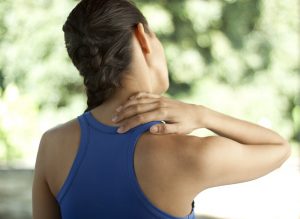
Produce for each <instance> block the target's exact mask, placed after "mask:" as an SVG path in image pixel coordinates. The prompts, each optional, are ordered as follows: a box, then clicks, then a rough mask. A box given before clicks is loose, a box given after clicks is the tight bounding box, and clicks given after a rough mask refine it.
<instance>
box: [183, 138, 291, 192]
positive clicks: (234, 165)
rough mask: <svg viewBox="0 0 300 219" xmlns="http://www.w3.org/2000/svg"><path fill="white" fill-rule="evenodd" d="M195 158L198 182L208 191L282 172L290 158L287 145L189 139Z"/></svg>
mask: <svg viewBox="0 0 300 219" xmlns="http://www.w3.org/2000/svg"><path fill="white" fill-rule="evenodd" d="M187 139H188V140H187V146H188V147H190V148H192V150H193V151H194V154H192V155H191V157H192V159H193V160H194V163H195V165H194V167H193V173H194V178H195V180H196V181H202V184H203V185H204V186H205V187H207V188H209V187H214V186H220V185H226V184H233V183H240V182H245V181H250V180H253V179H256V178H259V177H261V176H264V175H266V174H267V173H269V172H271V171H273V170H275V169H277V168H279V167H280V166H281V165H282V163H283V162H284V161H285V160H286V159H287V158H288V156H289V154H290V151H289V148H290V147H289V145H288V143H284V144H281V145H280V144H273V145H271V144H270V145H246V144H241V143H239V142H236V141H234V140H231V139H229V138H226V137H222V136H208V137H204V138H201V139H198V137H195V136H193V137H192V136H189V137H187Z"/></svg>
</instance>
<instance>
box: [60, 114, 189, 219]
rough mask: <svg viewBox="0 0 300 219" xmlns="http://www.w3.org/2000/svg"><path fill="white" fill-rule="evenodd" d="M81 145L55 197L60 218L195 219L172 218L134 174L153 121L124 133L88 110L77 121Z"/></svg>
mask: <svg viewBox="0 0 300 219" xmlns="http://www.w3.org/2000/svg"><path fill="white" fill-rule="evenodd" d="M77 119H78V121H79V124H80V132H81V134H80V144H79V147H78V150H77V153H76V156H75V159H74V161H73V164H72V166H71V169H70V171H69V173H68V176H67V178H66V180H65V182H64V184H63V185H62V187H61V189H60V191H59V192H58V194H57V197H56V200H57V201H58V203H59V206H60V210H61V216H62V219H110V218H112V219H118V218H122V219H127V218H128V219H195V215H194V201H193V203H192V211H191V213H190V214H189V215H187V216H186V217H174V216H172V215H170V214H168V213H167V212H165V211H163V210H161V209H159V208H158V207H156V206H155V205H154V204H152V203H151V202H150V200H149V199H148V198H147V197H146V196H145V194H144V193H143V191H142V190H141V188H140V186H139V184H138V181H137V178H136V175H135V171H134V162H133V161H134V160H133V155H134V149H135V144H136V142H137V139H138V138H139V136H140V135H141V134H142V133H143V132H145V131H147V130H148V129H149V128H150V127H151V126H152V125H154V124H156V123H160V122H161V121H151V122H148V123H144V124H141V125H138V126H136V127H134V128H132V129H130V130H129V131H127V132H125V133H122V134H120V133H118V132H117V127H116V126H109V125H106V124H103V123H101V122H100V121H98V120H97V119H96V118H95V117H94V116H93V114H92V113H91V112H90V111H87V112H84V113H83V114H81V115H80V116H78V117H77Z"/></svg>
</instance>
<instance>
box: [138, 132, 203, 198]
mask: <svg viewBox="0 0 300 219" xmlns="http://www.w3.org/2000/svg"><path fill="white" fill-rule="evenodd" d="M143 138H144V140H142V141H143V142H147V143H145V144H146V146H142V148H143V150H144V152H143V162H144V164H143V165H148V166H150V167H151V172H155V173H156V174H159V173H160V174H161V175H160V177H166V178H167V179H168V182H171V183H176V185H174V187H178V186H181V187H182V185H186V186H187V187H188V189H189V191H194V194H198V193H199V191H201V190H204V185H202V184H201V181H199V180H198V179H199V178H198V177H195V176H196V172H197V171H198V167H199V165H200V162H199V158H200V157H199V151H200V150H199V147H201V144H205V142H206V141H207V140H206V139H207V137H197V136H193V135H185V134H164V135H155V134H152V133H150V132H147V133H145V134H144V136H143ZM186 189H187V188H186Z"/></svg>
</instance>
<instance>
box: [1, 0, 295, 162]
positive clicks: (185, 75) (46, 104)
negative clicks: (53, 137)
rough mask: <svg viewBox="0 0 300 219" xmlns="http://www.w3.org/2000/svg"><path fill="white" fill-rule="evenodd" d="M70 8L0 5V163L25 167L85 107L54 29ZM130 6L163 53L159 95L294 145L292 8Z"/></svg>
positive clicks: (291, 1) (215, 3) (289, 4)
mask: <svg viewBox="0 0 300 219" xmlns="http://www.w3.org/2000/svg"><path fill="white" fill-rule="evenodd" d="M77 2H78V1H72V0H63V1H61V0H51V1H46V0H26V1H0V41H1V44H0V91H1V92H0V93H1V99H0V106H1V109H0V113H1V114H0V121H1V123H0V135H1V140H0V157H1V158H0V159H2V160H5V159H9V160H13V158H14V157H16V156H15V155H16V154H19V155H20V156H21V155H22V156H23V157H24V158H28V159H31V161H32V159H33V158H34V157H35V153H34V152H36V148H37V145H38V140H39V139H37V138H39V137H40V136H41V133H42V132H43V131H45V130H46V129H48V128H50V127H51V126H53V125H56V124H58V123H60V122H64V121H66V120H68V119H71V118H74V116H77V115H78V114H79V113H81V112H83V110H84V109H85V104H86V97H85V93H84V87H83V83H82V79H81V78H80V76H79V73H78V72H77V71H76V69H75V67H74V66H73V65H72V64H71V62H70V60H69V58H68V56H67V53H66V50H65V47H64V42H63V32H62V30H61V28H62V25H63V23H64V21H65V20H66V17H67V15H68V13H69V12H70V10H71V9H72V8H73V7H74V6H75V4H77ZM135 2H136V3H137V4H138V6H139V7H140V8H141V10H142V11H143V13H144V14H145V16H146V17H147V19H148V21H149V23H150V26H151V27H152V28H153V29H154V30H155V32H156V33H157V35H158V37H159V38H160V40H161V41H162V44H163V45H164V48H165V52H166V57H167V61H168V68H169V74H170V76H169V78H170V88H169V90H168V93H167V95H169V96H172V97H176V98H178V99H181V100H183V101H189V102H194V103H198V104H205V105H207V106H209V107H212V108H215V109H217V110H220V111H223V112H226V113H228V114H231V115H234V116H237V117H242V118H245V119H248V120H251V121H253V122H257V123H260V124H262V125H265V126H268V127H272V128H274V129H275V130H278V131H279V132H280V133H282V134H283V135H284V136H285V137H287V138H289V139H291V140H295V141H298V142H299V141H300V119H299V115H300V110H299V108H300V96H299V95H300V92H299V91H300V77H299V70H300V67H299V56H300V55H299V38H298V31H299V28H298V27H299V17H298V18H297V1H296V0H286V1H275V0H270V1H268V0H226V1H221V0H212V1H204V0H189V1H181V0H172V1H166V0H154V1H146V0H136V1H135ZM14 93H15V94H14ZM16 118H18V119H19V120H20V121H22V122H20V121H19V120H17V119H16ZM8 124H10V125H9V126H8ZM16 152H18V153H16Z"/></svg>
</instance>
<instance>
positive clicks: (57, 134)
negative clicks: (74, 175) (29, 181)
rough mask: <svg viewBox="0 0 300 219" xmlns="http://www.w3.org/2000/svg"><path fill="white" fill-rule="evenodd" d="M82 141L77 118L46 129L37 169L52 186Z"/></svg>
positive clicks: (36, 165)
mask: <svg viewBox="0 0 300 219" xmlns="http://www.w3.org/2000/svg"><path fill="white" fill-rule="evenodd" d="M79 141H80V125H79V122H78V120H77V118H74V119H71V120H69V121H67V122H65V123H61V124H59V125H56V126H54V127H52V128H50V129H48V130H46V131H45V132H44V133H43V134H42V136H41V139H40V144H39V149H38V154H37V158H36V164H35V170H39V172H40V175H41V176H43V178H44V179H45V181H47V183H48V184H49V186H50V189H51V186H52V185H53V184H56V182H57V181H58V178H59V177H60V174H57V173H60V172H63V170H64V168H65V166H67V165H66V164H68V163H72V160H73V159H74V156H75V154H76V151H77V149H78V146H79Z"/></svg>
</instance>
